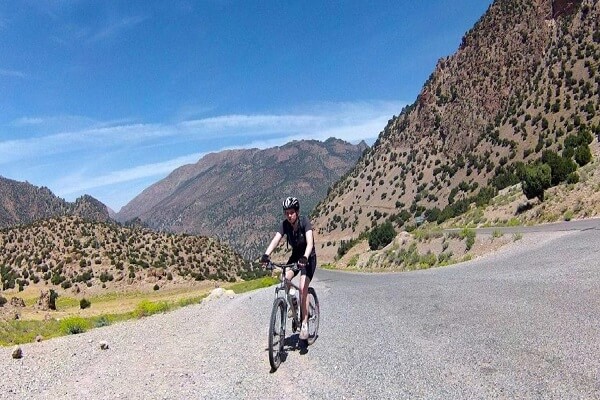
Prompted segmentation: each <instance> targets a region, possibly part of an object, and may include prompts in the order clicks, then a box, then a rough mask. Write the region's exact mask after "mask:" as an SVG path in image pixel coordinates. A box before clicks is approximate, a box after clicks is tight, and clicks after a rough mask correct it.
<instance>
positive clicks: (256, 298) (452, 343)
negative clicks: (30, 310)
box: [0, 224, 600, 399]
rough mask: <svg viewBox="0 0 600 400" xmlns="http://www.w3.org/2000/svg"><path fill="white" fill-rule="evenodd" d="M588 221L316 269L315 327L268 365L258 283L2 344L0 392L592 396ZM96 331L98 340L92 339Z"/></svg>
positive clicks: (594, 295)
mask: <svg viewBox="0 0 600 400" xmlns="http://www.w3.org/2000/svg"><path fill="white" fill-rule="evenodd" d="M599 229H600V228H599V227H598V226H597V224H596V225H590V226H587V227H586V228H585V229H584V230H581V231H579V230H577V229H571V230H569V231H567V232H561V233H559V234H554V236H552V235H551V234H547V233H542V234H538V235H539V240H537V239H536V240H533V241H530V242H529V243H530V244H531V245H530V246H528V247H526V248H525V247H524V246H514V247H513V248H512V249H510V250H507V251H504V252H502V253H499V254H496V255H493V256H489V257H486V258H484V259H481V260H475V261H470V262H467V263H462V264H458V265H454V266H450V267H444V268H438V269H431V270H423V271H416V272H407V273H397V274H359V273H343V272H334V271H326V270H318V271H317V273H316V274H315V281H314V284H313V286H314V287H315V288H316V290H317V293H318V295H319V300H320V303H321V325H320V330H319V333H320V335H319V338H318V339H317V341H316V342H315V344H314V345H312V346H310V347H309V348H308V352H306V353H305V354H301V351H300V350H299V349H298V348H297V347H296V346H295V344H296V339H297V336H295V335H292V336H291V337H290V338H289V340H288V341H287V346H286V349H287V357H286V359H285V361H284V362H283V363H282V364H281V366H280V368H279V369H278V370H277V371H276V372H271V371H270V366H269V361H268V353H267V349H266V344H267V331H268V327H267V324H268V320H269V316H270V306H271V302H272V299H273V295H274V293H273V289H272V288H267V289H261V290H258V291H255V292H251V293H246V294H242V295H238V296H235V297H234V298H232V299H229V298H222V299H218V300H216V301H213V302H210V303H207V304H202V305H198V306H191V307H186V308H184V309H182V310H178V311H175V312H172V313H168V314H165V315H159V316H153V317H149V318H146V319H143V320H141V321H132V322H128V323H123V324H116V325H114V326H110V327H105V328H101V329H96V330H93V331H91V332H88V333H85V334H81V335H76V336H71V337H67V338H59V339H55V340H49V341H46V342H42V343H34V344H29V345H25V346H23V350H24V357H23V359H21V360H9V359H10V356H9V353H10V350H11V349H1V352H0V357H1V360H2V361H1V362H0V366H1V367H2V368H3V380H2V381H1V382H0V398H11V399H13V398H32V399H35V398H40V399H42V398H65V399H69V398H73V399H75V398H83V399H104V398H128V399H190V398H203V399H205V398H215V399H216V398H221V399H222V398H256V399H259V398H260V399H265V398H267V399H279V398H287V399H300V398H319V399H321V398H331V399H343V398H346V399H363V398H386V399H491V398H494V399H495V398H500V399H515V398H519V399H598V398H600V318H599V317H600V265H599V264H600V262H599V260H598V248H599V246H600V230H599ZM100 340H106V341H107V342H108V343H109V345H110V348H109V350H106V351H102V350H99V349H98V348H97V344H98V342H99V341H100Z"/></svg>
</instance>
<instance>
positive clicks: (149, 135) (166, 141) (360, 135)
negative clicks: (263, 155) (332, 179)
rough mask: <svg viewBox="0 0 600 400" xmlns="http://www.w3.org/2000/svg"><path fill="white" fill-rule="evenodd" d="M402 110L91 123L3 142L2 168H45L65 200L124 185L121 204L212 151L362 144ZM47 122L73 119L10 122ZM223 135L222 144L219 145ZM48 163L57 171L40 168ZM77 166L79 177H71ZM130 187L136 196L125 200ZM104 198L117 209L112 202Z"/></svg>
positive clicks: (312, 109)
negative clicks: (295, 143) (144, 184)
mask: <svg viewBox="0 0 600 400" xmlns="http://www.w3.org/2000/svg"><path fill="white" fill-rule="evenodd" d="M404 105H405V103H402V102H382V101H372V102H359V103H324V104H318V105H312V106H304V107H301V108H298V109H295V110H293V111H287V112H283V113H278V114H268V113H262V114H254V115H240V114H232V115H219V116H214V117H210V118H204V119H194V120H191V121H184V122H179V123H173V124H143V123H121V122H127V120H125V121H107V122H104V123H102V122H99V121H91V120H90V121H89V123H90V124H92V125H93V126H90V127H87V128H85V129H80V130H73V131H64V132H62V133H55V134H48V135H45V136H44V135H43V134H42V133H43V132H36V135H35V137H28V138H19V139H12V140H6V141H2V142H0V165H4V166H5V167H3V168H5V169H8V168H9V167H10V168H15V167H16V168H18V165H19V162H21V163H22V165H23V166H27V167H28V168H31V169H36V170H44V174H46V176H44V177H38V178H37V179H35V181H37V182H48V184H51V182H55V184H52V185H51V186H52V188H53V190H54V191H55V192H56V193H57V194H58V195H60V196H62V197H69V195H72V194H81V193H84V192H88V193H90V192H96V193H98V192H104V193H114V192H115V190H114V189H113V188H114V187H116V186H117V185H121V186H120V187H122V188H124V189H122V190H119V191H118V192H119V193H118V196H119V198H120V200H118V201H119V202H122V201H123V200H122V199H123V198H129V199H132V198H133V197H134V196H136V195H137V194H139V193H138V192H135V193H133V191H134V190H135V191H137V190H138V189H139V188H134V184H133V183H134V182H136V185H137V186H138V187H139V185H140V182H141V181H143V180H146V181H148V182H150V184H151V183H153V182H152V181H153V180H154V182H155V181H157V180H159V179H162V178H163V177H164V176H166V175H168V174H169V173H170V172H172V171H173V170H175V169H176V168H178V167H180V166H182V165H185V164H189V163H194V162H197V161H198V160H199V159H200V158H201V157H202V156H203V155H204V154H206V153H207V152H218V151H222V150H226V149H234V148H236V149H239V148H253V147H256V148H267V147H273V146H281V145H283V144H285V143H288V142H290V141H292V140H302V139H315V140H321V141H323V140H326V139H328V138H330V137H335V138H338V139H342V140H346V141H348V142H352V143H357V142H358V141H360V140H365V141H367V142H368V143H372V142H373V141H374V140H375V139H376V138H377V136H378V135H379V133H380V131H381V130H383V128H384V127H385V125H386V124H387V121H388V120H389V119H390V118H391V117H392V115H395V114H398V113H399V112H400V110H401V109H402V107H403V106H404ZM79 118H81V117H79ZM82 120H83V119H82ZM47 121H54V122H56V123H59V122H62V123H65V124H67V125H68V123H69V121H70V119H69V118H65V117H56V118H54V119H53V118H52V117H44V118H38V117H33V116H29V117H24V118H21V119H19V120H16V121H14V122H13V124H12V125H13V127H16V128H15V129H19V127H25V128H26V129H30V130H31V129H44V127H46V126H47V124H46V122H47ZM14 137H18V135H17V134H15V135H14ZM217 138H218V139H219V140H218V143H220V144H221V145H220V146H218V145H217V146H216V145H215V143H216V142H217V140H215V139H217ZM166 148H168V149H169V152H168V154H171V155H172V158H171V159H169V160H167V161H160V162H156V160H158V159H163V160H164V154H165V151H164V149H166ZM190 149H202V151H203V152H202V153H199V152H194V151H193V150H192V151H190ZM124 154H127V156H124ZM132 154H135V156H132ZM86 155H87V156H86ZM42 163H45V164H47V165H54V166H56V167H55V168H54V167H44V168H42V167H41V166H40V165H41V164H42ZM128 163H129V166H127V164H128ZM66 165H69V167H67V166H66ZM74 165H75V166H76V168H77V172H73V166H74ZM36 166H37V167H36ZM100 168H101V169H102V170H103V171H104V172H102V170H99V169H100ZM61 174H62V175H61ZM57 177H58V178H57ZM128 182H131V184H128ZM128 190H129V191H132V193H129V194H128V195H126V194H125V192H127V191H128ZM98 198H99V199H100V200H101V201H103V202H105V203H106V204H108V205H111V206H113V207H115V204H114V201H112V200H111V199H110V198H109V199H106V198H101V197H98ZM115 201H117V200H115Z"/></svg>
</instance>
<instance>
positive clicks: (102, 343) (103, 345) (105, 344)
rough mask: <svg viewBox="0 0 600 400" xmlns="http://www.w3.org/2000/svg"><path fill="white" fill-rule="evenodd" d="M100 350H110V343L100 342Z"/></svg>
mask: <svg viewBox="0 0 600 400" xmlns="http://www.w3.org/2000/svg"><path fill="white" fill-rule="evenodd" d="M100 349H101V350H108V343H106V342H105V341H104V340H103V341H101V342H100Z"/></svg>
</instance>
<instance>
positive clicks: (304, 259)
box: [298, 256, 308, 268]
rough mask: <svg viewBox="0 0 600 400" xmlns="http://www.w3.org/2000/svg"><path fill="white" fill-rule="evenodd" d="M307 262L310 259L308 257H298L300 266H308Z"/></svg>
mask: <svg viewBox="0 0 600 400" xmlns="http://www.w3.org/2000/svg"><path fill="white" fill-rule="evenodd" d="M306 264H308V259H307V258H306V257H304V256H302V257H300V258H299V259H298V266H299V267H300V268H306Z"/></svg>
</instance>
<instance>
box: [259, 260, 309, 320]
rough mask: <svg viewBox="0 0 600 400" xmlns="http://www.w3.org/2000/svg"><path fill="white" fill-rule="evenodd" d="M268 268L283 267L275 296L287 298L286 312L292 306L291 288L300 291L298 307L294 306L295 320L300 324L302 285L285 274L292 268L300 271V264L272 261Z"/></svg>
mask: <svg viewBox="0 0 600 400" xmlns="http://www.w3.org/2000/svg"><path fill="white" fill-rule="evenodd" d="M267 268H269V269H273V268H279V269H281V276H280V278H279V284H278V285H277V286H275V297H281V298H283V299H284V300H285V312H286V314H287V311H288V307H289V306H290V303H291V295H290V288H291V287H293V288H294V289H296V291H298V309H295V307H292V309H293V310H294V315H293V320H294V321H295V322H296V324H298V323H299V322H300V310H301V308H302V307H301V304H302V303H301V301H302V293H301V292H300V286H299V285H296V284H295V283H294V282H292V280H291V279H288V278H287V277H286V276H285V273H286V271H287V270H288V269H291V270H292V271H294V272H296V271H298V270H299V267H298V264H297V263H293V264H277V263H274V262H272V261H270V262H269V265H268V266H267Z"/></svg>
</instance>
